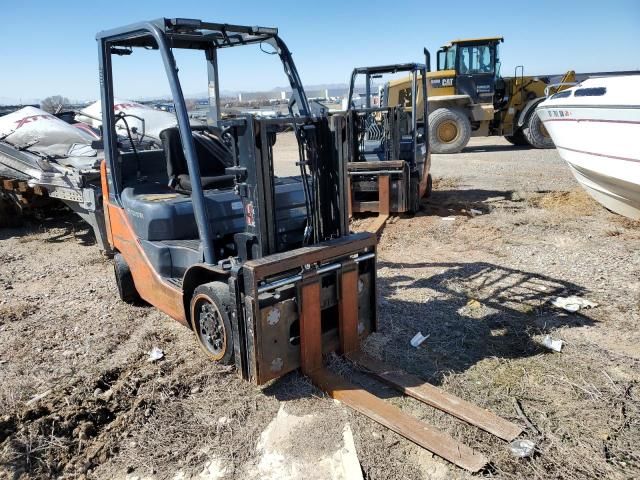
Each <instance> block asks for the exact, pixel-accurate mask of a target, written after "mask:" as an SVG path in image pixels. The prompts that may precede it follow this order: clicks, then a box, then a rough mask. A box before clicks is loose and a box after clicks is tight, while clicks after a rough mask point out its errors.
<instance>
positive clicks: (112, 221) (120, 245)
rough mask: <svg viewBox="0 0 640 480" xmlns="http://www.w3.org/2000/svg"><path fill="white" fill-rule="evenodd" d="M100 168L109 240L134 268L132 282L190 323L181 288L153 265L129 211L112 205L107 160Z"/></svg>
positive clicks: (171, 313) (154, 301)
mask: <svg viewBox="0 0 640 480" xmlns="http://www.w3.org/2000/svg"><path fill="white" fill-rule="evenodd" d="M100 172H101V176H102V179H101V180H102V192H103V202H104V210H105V220H106V225H107V232H108V233H107V236H108V238H109V243H110V244H111V245H112V247H113V248H114V249H115V250H117V251H118V252H120V253H121V254H122V255H123V256H124V259H125V261H126V262H127V264H128V265H129V268H130V269H131V275H132V276H133V282H134V283H135V285H136V290H137V291H138V293H139V294H140V297H142V298H143V299H144V300H145V301H147V302H149V303H150V304H151V305H153V306H154V307H156V308H158V309H160V310H162V311H163V312H164V313H166V314H167V315H169V316H170V317H172V318H174V319H176V320H178V321H179V322H180V323H182V324H184V325H187V316H186V314H185V311H184V304H183V302H182V290H180V289H179V288H177V287H175V286H173V285H171V284H169V283H167V282H166V281H165V280H163V279H162V277H160V275H158V273H157V272H156V271H155V270H154V269H153V267H152V266H151V263H150V262H149V259H148V258H147V255H146V254H145V253H144V250H143V249H142V245H140V242H139V240H138V238H137V236H136V234H135V232H134V230H133V228H132V227H131V224H130V223H129V220H128V219H127V215H126V213H125V212H124V210H123V209H122V208H120V207H119V206H117V205H113V204H112V203H111V202H110V201H109V192H108V190H107V186H108V184H107V175H106V165H105V162H104V161H103V162H102V164H101V166H100Z"/></svg>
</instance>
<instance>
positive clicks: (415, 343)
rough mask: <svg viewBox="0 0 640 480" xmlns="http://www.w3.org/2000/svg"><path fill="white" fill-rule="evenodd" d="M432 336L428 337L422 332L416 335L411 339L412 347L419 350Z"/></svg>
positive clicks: (428, 335)
mask: <svg viewBox="0 0 640 480" xmlns="http://www.w3.org/2000/svg"><path fill="white" fill-rule="evenodd" d="M430 336H431V334H430V333H428V334H427V335H426V336H424V335H422V332H418V333H416V334H415V335H414V336H413V338H412V339H411V342H410V343H411V346H412V347H415V348H418V347H419V346H420V344H421V343H422V342H424V341H425V340H426V339H427V338H429V337H430Z"/></svg>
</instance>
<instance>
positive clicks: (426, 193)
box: [424, 174, 433, 198]
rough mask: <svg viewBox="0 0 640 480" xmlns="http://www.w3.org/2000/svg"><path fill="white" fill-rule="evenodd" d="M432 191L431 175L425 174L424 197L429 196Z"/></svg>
mask: <svg viewBox="0 0 640 480" xmlns="http://www.w3.org/2000/svg"><path fill="white" fill-rule="evenodd" d="M432 193H433V177H432V176H431V174H429V175H427V189H426V190H425V191H424V198H429V197H431V194H432Z"/></svg>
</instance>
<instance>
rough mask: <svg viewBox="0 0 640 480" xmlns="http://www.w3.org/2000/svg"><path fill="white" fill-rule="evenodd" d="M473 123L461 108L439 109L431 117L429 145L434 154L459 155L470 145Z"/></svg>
mask: <svg viewBox="0 0 640 480" xmlns="http://www.w3.org/2000/svg"><path fill="white" fill-rule="evenodd" d="M470 138H471V122H470V121H469V118H468V117H467V114H466V113H465V112H464V111H463V110H460V109H459V108H438V109H437V110H435V111H433V112H432V113H431V114H430V115H429V143H430V145H431V151H432V152H433V153H458V152H459V151H461V150H462V149H463V148H464V147H466V146H467V143H469V139H470Z"/></svg>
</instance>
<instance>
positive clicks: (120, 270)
mask: <svg viewBox="0 0 640 480" xmlns="http://www.w3.org/2000/svg"><path fill="white" fill-rule="evenodd" d="M113 272H114V273H115V276H116V285H117V286H118V294H119V295H120V300H122V301H123V302H125V303H132V304H134V303H138V302H139V301H140V295H139V294H138V290H136V284H135V283H133V276H132V275H131V269H130V268H129V265H127V262H125V260H124V257H123V256H122V254H121V253H116V254H115V255H114V256H113Z"/></svg>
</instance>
